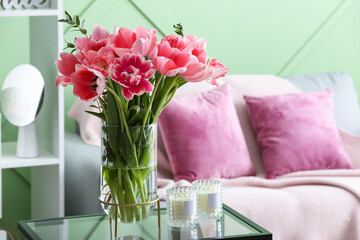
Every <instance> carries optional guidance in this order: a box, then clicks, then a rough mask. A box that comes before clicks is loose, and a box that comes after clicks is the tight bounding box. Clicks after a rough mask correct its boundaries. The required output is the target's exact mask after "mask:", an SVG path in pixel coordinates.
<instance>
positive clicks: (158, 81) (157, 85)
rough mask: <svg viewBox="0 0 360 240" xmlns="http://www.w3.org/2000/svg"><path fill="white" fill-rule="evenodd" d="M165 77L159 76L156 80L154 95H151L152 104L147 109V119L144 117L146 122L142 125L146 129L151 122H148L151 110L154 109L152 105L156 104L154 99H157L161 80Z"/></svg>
mask: <svg viewBox="0 0 360 240" xmlns="http://www.w3.org/2000/svg"><path fill="white" fill-rule="evenodd" d="M163 77H164V76H163V75H159V77H158V78H157V79H156V83H155V87H154V91H153V92H152V94H151V98H150V103H149V106H148V108H147V109H146V113H145V117H144V120H143V123H142V126H143V128H144V126H145V125H146V123H148V122H149V121H148V117H149V113H150V110H151V108H152V105H153V102H154V99H155V95H156V92H157V89H158V88H159V85H160V82H161V80H162V79H163Z"/></svg>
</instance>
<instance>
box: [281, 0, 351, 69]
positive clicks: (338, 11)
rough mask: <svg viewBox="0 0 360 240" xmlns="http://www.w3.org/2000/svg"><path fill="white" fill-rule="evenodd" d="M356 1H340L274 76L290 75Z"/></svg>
mask: <svg viewBox="0 0 360 240" xmlns="http://www.w3.org/2000/svg"><path fill="white" fill-rule="evenodd" d="M355 2H357V1H355V0H342V1H340V2H339V4H338V5H337V6H336V7H335V8H334V10H333V11H332V12H330V13H329V15H328V16H327V17H326V18H325V19H324V21H322V22H321V23H320V25H319V26H318V27H317V28H316V29H315V31H314V32H313V33H312V34H311V35H310V36H309V37H308V38H307V39H306V40H305V42H304V43H303V44H302V45H301V46H300V47H299V48H298V49H297V50H296V51H295V53H294V54H293V55H292V56H291V57H290V58H289V60H288V61H287V62H286V63H285V64H284V66H283V67H282V68H281V69H280V70H279V71H278V72H277V73H276V75H278V76H281V75H288V74H291V73H292V72H293V71H294V69H295V68H296V67H297V66H298V65H299V63H300V62H302V61H303V59H304V58H305V57H306V56H307V53H309V52H310V50H311V49H312V48H313V47H314V46H315V45H317V44H318V43H319V42H320V40H321V39H322V38H323V37H324V35H326V34H327V32H328V31H330V30H331V28H332V27H333V26H334V25H335V24H336V23H337V22H338V20H339V19H340V18H341V17H343V16H344V15H345V13H346V12H347V10H348V9H349V8H350V7H351V6H352V5H353V4H354V3H355Z"/></svg>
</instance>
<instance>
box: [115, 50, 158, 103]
mask: <svg viewBox="0 0 360 240" xmlns="http://www.w3.org/2000/svg"><path fill="white" fill-rule="evenodd" d="M154 73H155V69H154V67H153V65H152V63H151V62H149V61H146V60H144V59H143V57H142V56H141V55H140V54H138V53H132V54H130V53H125V54H123V55H122V56H121V57H120V58H117V59H116V60H115V63H114V66H113V72H112V76H111V77H112V79H113V80H114V81H116V82H117V83H119V84H120V85H121V86H123V89H122V94H123V96H124V98H125V99H127V100H131V99H132V98H133V96H134V95H137V96H140V95H142V94H143V93H144V92H151V91H152V90H153V86H152V85H151V83H150V82H149V81H148V79H149V78H151V77H152V76H153V75H154Z"/></svg>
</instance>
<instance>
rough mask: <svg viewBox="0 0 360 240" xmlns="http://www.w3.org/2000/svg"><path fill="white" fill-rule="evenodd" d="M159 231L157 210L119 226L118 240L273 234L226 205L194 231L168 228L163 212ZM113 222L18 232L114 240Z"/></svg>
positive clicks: (92, 219)
mask: <svg viewBox="0 0 360 240" xmlns="http://www.w3.org/2000/svg"><path fill="white" fill-rule="evenodd" d="M160 214H161V228H160V229H159V228H158V214H157V210H156V211H154V212H153V213H152V215H151V216H149V217H148V218H147V219H145V220H143V221H142V222H140V223H134V224H121V223H119V224H118V236H119V237H118V238H117V239H123V240H141V239H149V240H151V239H154V240H156V239H169V240H182V239H212V238H216V239H221V238H224V239H244V240H246V239H248V240H252V239H253V240H270V239H272V234H271V233H270V232H268V231H267V230H265V229H264V228H262V227H260V226H258V225H257V224H255V223H254V222H252V221H250V220H249V219H247V218H245V217H244V216H242V215H241V214H239V213H237V212H236V211H235V210H233V209H231V208H230V207H228V206H227V205H225V204H224V205H223V215H222V217H221V218H219V219H210V220H200V221H199V223H198V224H197V226H196V227H194V228H177V227H171V226H168V225H167V216H166V209H161V210H160ZM114 225H115V224H114V222H113V224H110V221H109V217H108V216H107V215H105V214H97V215H85V216H76V217H65V218H56V219H47V220H30V221H21V222H19V224H18V227H19V229H20V231H21V232H22V233H23V234H24V235H25V237H27V238H28V239H34V240H38V239H41V240H47V239H51V240H57V239H59V240H60V239H61V240H64V239H66V240H72V239H77V240H79V239H114V238H111V231H114V229H115V227H114Z"/></svg>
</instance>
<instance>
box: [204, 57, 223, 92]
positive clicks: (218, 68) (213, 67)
mask: <svg viewBox="0 0 360 240" xmlns="http://www.w3.org/2000/svg"><path fill="white" fill-rule="evenodd" d="M207 71H208V73H209V76H208V77H207V78H206V81H207V82H209V83H211V84H212V85H216V86H219V83H218V82H217V81H216V80H217V79H218V78H220V77H224V76H225V75H226V73H227V72H229V69H228V68H227V67H225V66H224V65H223V64H222V63H220V62H219V59H218V58H215V59H212V60H211V61H210V62H209V64H208V65H207Z"/></svg>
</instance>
